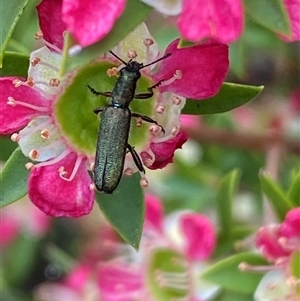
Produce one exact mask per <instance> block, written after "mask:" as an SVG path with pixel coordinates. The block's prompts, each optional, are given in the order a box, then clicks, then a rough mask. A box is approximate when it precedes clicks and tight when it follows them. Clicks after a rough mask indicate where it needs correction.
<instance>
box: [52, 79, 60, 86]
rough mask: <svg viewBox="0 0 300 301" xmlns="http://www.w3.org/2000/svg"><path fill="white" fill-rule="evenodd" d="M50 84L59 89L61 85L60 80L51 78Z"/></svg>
mask: <svg viewBox="0 0 300 301" xmlns="http://www.w3.org/2000/svg"><path fill="white" fill-rule="evenodd" d="M49 84H50V86H52V87H58V86H59V84H60V80H59V79H58V78H51V79H50V81H49Z"/></svg>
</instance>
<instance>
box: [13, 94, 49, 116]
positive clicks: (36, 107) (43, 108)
mask: <svg viewBox="0 0 300 301" xmlns="http://www.w3.org/2000/svg"><path fill="white" fill-rule="evenodd" d="M7 103H8V104H9V105H12V106H13V105H21V106H23V107H27V108H30V109H33V110H35V111H39V112H49V113H50V108H48V107H40V106H36V105H33V104H29V103H27V102H24V101H19V100H15V99H14V98H13V97H11V96H9V97H8V98H7Z"/></svg>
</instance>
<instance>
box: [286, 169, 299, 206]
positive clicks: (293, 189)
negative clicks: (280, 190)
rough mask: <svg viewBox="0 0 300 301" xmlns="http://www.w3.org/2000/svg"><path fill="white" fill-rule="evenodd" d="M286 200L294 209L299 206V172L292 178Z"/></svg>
mask: <svg viewBox="0 0 300 301" xmlns="http://www.w3.org/2000/svg"><path fill="white" fill-rule="evenodd" d="M288 198H289V200H291V202H293V205H294V206H295V207H298V206H300V172H298V173H297V174H296V175H295V177H294V178H293V182H292V184H291V186H290V188H289V191H288Z"/></svg>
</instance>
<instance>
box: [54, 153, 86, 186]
mask: <svg viewBox="0 0 300 301" xmlns="http://www.w3.org/2000/svg"><path fill="white" fill-rule="evenodd" d="M82 159H83V157H82V156H77V158H76V162H75V165H74V168H73V171H72V173H71V175H70V177H69V178H65V177H64V173H59V176H60V177H61V178H62V179H63V180H66V181H68V182H70V181H72V180H73V179H74V177H75V175H76V173H77V171H78V169H79V167H80V164H81V161H82Z"/></svg>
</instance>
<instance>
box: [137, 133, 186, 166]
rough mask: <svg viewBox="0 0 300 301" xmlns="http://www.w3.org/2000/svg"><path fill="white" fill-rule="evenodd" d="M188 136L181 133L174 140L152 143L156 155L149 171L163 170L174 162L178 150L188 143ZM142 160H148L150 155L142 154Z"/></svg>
mask: <svg viewBox="0 0 300 301" xmlns="http://www.w3.org/2000/svg"><path fill="white" fill-rule="evenodd" d="M187 139H188V135H187V134H186V133H185V132H183V131H180V132H179V133H178V134H177V135H176V136H175V137H174V138H173V139H170V140H167V141H164V142H160V143H151V144H150V148H151V151H152V152H153V154H154V155H155V158H154V162H153V164H152V165H151V166H148V168H149V169H158V168H163V167H165V166H166V165H167V164H169V163H171V162H173V157H174V152H175V151H176V149H178V148H181V146H182V145H183V144H184V143H185V142H186V141H187ZM141 157H142V159H148V154H147V153H145V152H142V153H141Z"/></svg>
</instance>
